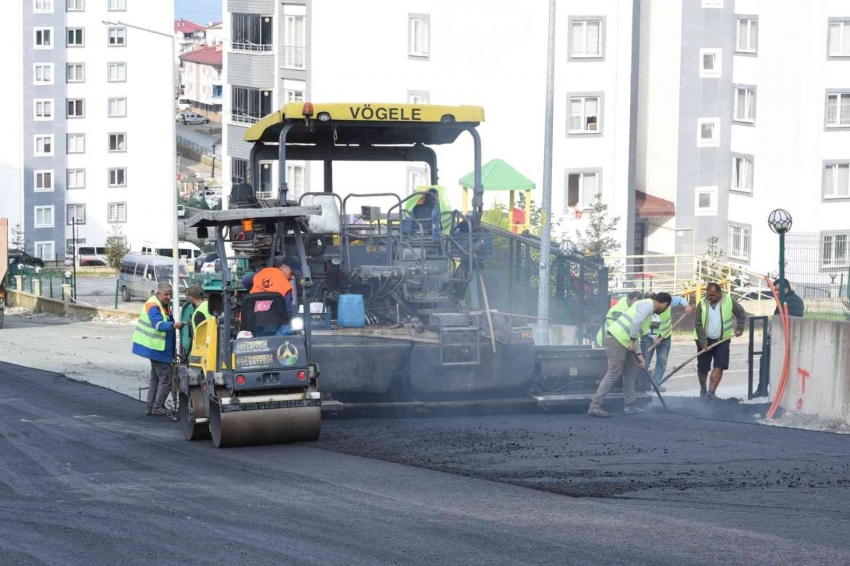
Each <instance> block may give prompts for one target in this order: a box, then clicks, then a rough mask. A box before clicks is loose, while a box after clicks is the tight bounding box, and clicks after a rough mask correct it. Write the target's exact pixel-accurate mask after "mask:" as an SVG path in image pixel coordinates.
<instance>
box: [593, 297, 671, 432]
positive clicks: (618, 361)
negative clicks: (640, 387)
mask: <svg viewBox="0 0 850 566" xmlns="http://www.w3.org/2000/svg"><path fill="white" fill-rule="evenodd" d="M671 300H672V299H671V297H670V294H669V293H658V294H657V295H655V298H654V299H643V300H641V301H638V302H636V303H634V304H633V305H632V306H630V307H629V308H628V309H626V311H625V312H624V313H623V314H622V315H620V317H619V318H617V319H616V320H615V321H614V322H612V323H611V325H610V326H609V327H608V336H607V337H606V338H605V353H606V354H607V355H608V373H606V374H605V377H603V378H602V382H601V383H600V384H599V389H597V390H596V395H594V396H593V400H592V401H591V403H590V409H589V410H588V411H587V414H588V415H590V416H592V417H610V416H611V413H609V412H608V411H606V410H605V409H603V408H602V403H603V402H604V401H605V395H606V394H607V393H608V392H609V391H610V390H611V387H613V386H614V383H616V382H617V380H618V379H620V377H622V378H623V400H624V402H625V408H624V409H623V413H625V414H627V415H633V414H637V413H642V412H643V409H642V408H640V407H638V406H637V395H635V372H636V371H637V368H638V367H644V366H645V365H646V364H645V363H644V361H643V355H642V354H641V353H640V346H639V344H640V339H641V337H642V336H646V335H647V334H648V333H649V325H650V323H651V322H652V314H653V313H655V314H661V313H663V312H664V311H666V310H667V309H669V308H670V301H671Z"/></svg>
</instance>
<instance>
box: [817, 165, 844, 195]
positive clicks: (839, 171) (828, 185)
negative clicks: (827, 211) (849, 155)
mask: <svg viewBox="0 0 850 566" xmlns="http://www.w3.org/2000/svg"><path fill="white" fill-rule="evenodd" d="M823 198H824V199H847V198H850V161H843V162H839V163H825V164H824V169H823Z"/></svg>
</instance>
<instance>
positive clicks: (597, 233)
mask: <svg viewBox="0 0 850 566" xmlns="http://www.w3.org/2000/svg"><path fill="white" fill-rule="evenodd" d="M619 222H620V217H619V216H615V217H614V218H609V217H608V205H607V204H605V203H603V202H602V195H600V194H597V195H596V196H594V197H593V203H592V204H591V206H590V213H589V214H588V219H587V228H586V229H585V231H584V234H582V233H581V232H579V231H578V230H576V238H577V239H578V248H579V249H580V250H584V253H585V254H587V255H590V256H600V257H601V256H606V255H610V254H611V252H616V251H617V250H619V249H620V243H619V242H618V241H617V240H616V239H615V238H614V237H613V236H612V234H613V233H614V231H615V230H616V229H617V224H618V223H619Z"/></svg>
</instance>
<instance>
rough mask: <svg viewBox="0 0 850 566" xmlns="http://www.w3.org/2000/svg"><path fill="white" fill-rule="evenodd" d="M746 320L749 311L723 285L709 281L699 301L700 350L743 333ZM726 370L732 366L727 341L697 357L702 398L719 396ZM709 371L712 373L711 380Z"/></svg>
mask: <svg viewBox="0 0 850 566" xmlns="http://www.w3.org/2000/svg"><path fill="white" fill-rule="evenodd" d="M733 319H734V320H733ZM746 321H747V313H746V311H744V307H742V306H741V305H740V304H738V302H737V301H735V300H734V299H732V297H730V296H729V295H724V294H723V290H722V289H721V288H720V285H718V284H717V283H714V282H712V283H709V284H708V285H706V286H705V298H704V299H703V300H702V301H700V302H699V304H697V313H696V321H695V324H694V340H695V341H696V343H697V350H698V351H700V352H702V351H703V350H705V349H706V348H708V347H709V346H711V345H712V344H715V343H716V342H720V341H722V340H727V339H729V338H732V336H740V335H741V334H743V333H744V324H745V323H746ZM733 327H734V330H733ZM712 361H714V369H712V367H711V362H712ZM725 369H729V342H728V341H726V342H723V343H722V344H720V345H719V346H717V347H716V348H713V349H712V350H711V351H710V352H706V353H704V354H702V355H700V356H699V357H698V358H697V375H698V376H699V388H700V393H699V395H700V397H703V398H705V399H709V400H710V399H717V395H716V392H717V386H718V385H720V380H721V379H723V370H725ZM709 372H710V373H711V380H710V381H709V376H708V374H709ZM706 386H707V387H708V388H707V389H706Z"/></svg>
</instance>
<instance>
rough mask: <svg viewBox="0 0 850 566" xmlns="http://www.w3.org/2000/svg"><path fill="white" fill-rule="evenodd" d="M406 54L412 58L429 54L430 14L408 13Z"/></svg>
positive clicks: (427, 56) (426, 57)
mask: <svg viewBox="0 0 850 566" xmlns="http://www.w3.org/2000/svg"><path fill="white" fill-rule="evenodd" d="M407 55H408V57H411V58H413V59H428V58H429V57H430V56H431V16H429V15H427V14H410V15H409V16H408V17H407Z"/></svg>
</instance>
